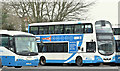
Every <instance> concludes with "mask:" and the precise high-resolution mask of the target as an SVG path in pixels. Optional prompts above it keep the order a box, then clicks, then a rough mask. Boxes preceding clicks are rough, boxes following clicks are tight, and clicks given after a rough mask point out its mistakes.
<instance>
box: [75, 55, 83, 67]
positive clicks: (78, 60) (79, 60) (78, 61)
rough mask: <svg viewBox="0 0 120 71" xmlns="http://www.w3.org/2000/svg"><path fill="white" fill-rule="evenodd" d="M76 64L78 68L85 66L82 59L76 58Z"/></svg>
mask: <svg viewBox="0 0 120 71" xmlns="http://www.w3.org/2000/svg"><path fill="white" fill-rule="evenodd" d="M76 64H77V66H82V65H83V63H82V58H81V57H77V58H76Z"/></svg>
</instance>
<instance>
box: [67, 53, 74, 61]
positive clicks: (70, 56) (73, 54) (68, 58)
mask: <svg viewBox="0 0 120 71" xmlns="http://www.w3.org/2000/svg"><path fill="white" fill-rule="evenodd" d="M75 54H76V53H73V54H72V55H71V56H70V57H69V58H68V59H67V60H69V59H71V58H72V57H73V56H74V55H75Z"/></svg>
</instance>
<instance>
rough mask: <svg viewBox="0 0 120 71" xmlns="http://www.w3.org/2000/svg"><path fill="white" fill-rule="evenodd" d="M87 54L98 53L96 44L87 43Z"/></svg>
mask: <svg viewBox="0 0 120 71" xmlns="http://www.w3.org/2000/svg"><path fill="white" fill-rule="evenodd" d="M86 52H96V43H95V42H86Z"/></svg>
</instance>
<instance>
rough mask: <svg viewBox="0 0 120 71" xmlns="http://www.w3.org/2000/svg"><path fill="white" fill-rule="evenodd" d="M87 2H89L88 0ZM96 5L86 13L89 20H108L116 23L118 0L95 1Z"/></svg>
mask: <svg viewBox="0 0 120 71" xmlns="http://www.w3.org/2000/svg"><path fill="white" fill-rule="evenodd" d="M88 1H89V0H88ZM95 1H96V4H95V5H94V6H93V7H92V9H90V11H89V12H88V14H89V16H90V20H101V19H103V20H109V21H110V22H111V23H112V24H117V23H118V2H119V1H120V0H95Z"/></svg>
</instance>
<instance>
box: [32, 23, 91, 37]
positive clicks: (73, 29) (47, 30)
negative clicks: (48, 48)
mask: <svg viewBox="0 0 120 71" xmlns="http://www.w3.org/2000/svg"><path fill="white" fill-rule="evenodd" d="M30 33H32V34H34V35H38V34H40V35H43V34H83V33H93V26H92V24H91V23H81V24H69V25H67V24H61V25H46V26H38V27H34V26H31V27H30Z"/></svg>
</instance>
